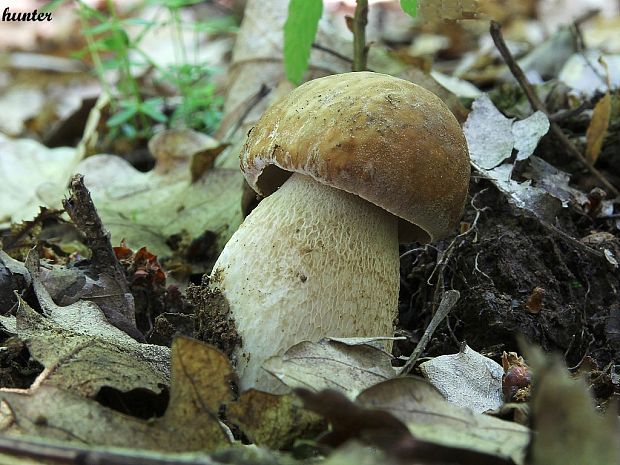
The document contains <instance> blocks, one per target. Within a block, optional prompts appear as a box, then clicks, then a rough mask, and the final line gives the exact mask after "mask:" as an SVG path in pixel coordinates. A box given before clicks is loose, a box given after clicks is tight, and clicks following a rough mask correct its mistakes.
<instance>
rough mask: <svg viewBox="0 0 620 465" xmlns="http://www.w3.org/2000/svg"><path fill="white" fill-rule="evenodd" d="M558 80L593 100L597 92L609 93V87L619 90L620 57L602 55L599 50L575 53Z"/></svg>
mask: <svg viewBox="0 0 620 465" xmlns="http://www.w3.org/2000/svg"><path fill="white" fill-rule="evenodd" d="M601 61H603V62H604V63H605V65H606V66H603V65H602V64H601ZM606 77H608V78H609V84H610V86H608V83H607V82H606ZM558 78H559V79H560V80H561V81H563V82H565V83H566V84H567V85H568V86H570V87H572V88H573V89H575V90H577V91H578V92H579V93H581V94H583V95H584V97H585V98H592V97H593V96H594V95H595V94H596V93H597V92H601V93H603V92H607V91H609V90H610V88H609V87H611V89H617V88H619V87H620V55H611V54H602V53H601V52H600V51H597V50H586V51H584V52H578V53H575V54H574V55H572V56H571V57H570V58H569V59H568V60H567V61H566V63H565V64H564V66H563V68H562V70H561V71H560V74H559V75H558Z"/></svg>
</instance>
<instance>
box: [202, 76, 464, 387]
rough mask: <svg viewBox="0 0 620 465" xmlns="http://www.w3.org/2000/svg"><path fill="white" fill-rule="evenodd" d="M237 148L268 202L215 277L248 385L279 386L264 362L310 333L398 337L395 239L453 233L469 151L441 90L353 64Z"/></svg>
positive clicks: (305, 92)
mask: <svg viewBox="0 0 620 465" xmlns="http://www.w3.org/2000/svg"><path fill="white" fill-rule="evenodd" d="M240 157H241V169H242V170H243V173H244V175H245V178H246V180H247V181H248V183H249V185H250V186H251V187H252V188H253V189H254V190H255V191H256V192H258V193H259V194H260V195H262V196H265V197H266V198H265V199H264V200H263V201H262V202H261V203H260V204H259V205H258V206H257V207H256V209H254V210H253V211H252V213H251V214H250V215H249V216H248V217H247V218H246V219H245V221H244V222H243V224H242V225H241V226H240V227H239V229H238V230H237V231H236V232H235V234H234V235H233V236H232V238H231V239H230V241H229V242H228V244H227V245H226V247H225V248H224V250H223V252H222V253H221V255H220V257H219V258H218V260H217V262H216V263H215V265H214V268H213V272H212V274H211V276H210V283H209V286H210V287H211V289H217V290H219V291H220V292H221V293H222V294H223V295H224V296H225V297H226V299H227V301H228V304H229V309H230V316H231V318H232V319H233V321H234V324H235V326H236V330H237V332H238V334H239V335H240V336H241V345H240V347H238V348H237V349H236V351H235V353H234V356H235V359H236V364H237V371H238V373H239V376H240V381H241V383H240V384H241V388H242V389H247V388H250V387H256V388H259V389H264V390H269V391H272V392H277V391H280V389H278V384H280V383H279V382H277V381H276V380H275V379H273V377H272V376H271V375H269V374H268V373H267V372H266V371H264V370H262V368H261V366H262V364H263V362H264V361H265V360H266V359H268V358H269V357H271V356H274V355H279V354H282V353H283V352H284V351H285V350H286V349H288V348H289V347H290V346H292V345H294V344H296V343H298V342H300V341H303V340H311V341H316V340H319V339H321V338H323V337H329V336H333V337H336V336H340V337H364V336H392V335H393V332H394V323H395V319H396V316H397V308H398V291H399V283H400V278H399V255H398V244H399V241H400V242H413V241H421V242H429V241H432V240H435V239H438V238H441V237H443V236H445V235H447V234H449V233H450V232H452V230H453V229H454V228H455V226H456V225H457V224H458V221H459V218H460V216H461V214H462V211H463V206H464V202H465V198H466V195H467V188H468V182H469V174H470V168H469V155H468V151H467V143H466V141H465V137H464V135H463V132H462V130H461V128H460V126H459V124H458V122H457V120H456V119H455V117H454V116H453V115H452V113H451V112H450V111H449V110H448V108H447V107H446V105H445V104H444V103H443V102H442V101H441V100H440V99H439V98H438V97H437V96H435V95H434V94H432V93H431V92H429V91H427V90H425V89H423V88H421V87H419V86H417V85H415V84H413V83H411V82H409V81H405V80H402V79H398V78H394V77H392V76H388V75H384V74H378V73H371V72H356V73H346V74H339V75H332V76H327V77H324V78H320V79H316V80H313V81H310V82H307V83H305V84H303V85H301V86H300V87H298V88H296V89H295V90H293V91H292V92H291V93H290V94H288V95H287V96H286V97H285V98H283V99H282V100H281V101H279V102H278V103H276V104H274V105H273V106H271V107H270V108H269V109H268V110H267V111H266V112H265V113H264V114H263V116H262V117H261V118H260V120H259V121H258V123H257V124H256V126H255V127H254V128H253V129H252V130H251V131H250V132H249V134H248V138H247V141H246V143H245V145H244V147H243V149H242V151H241V155H240ZM390 348H391V342H387V343H386V349H390Z"/></svg>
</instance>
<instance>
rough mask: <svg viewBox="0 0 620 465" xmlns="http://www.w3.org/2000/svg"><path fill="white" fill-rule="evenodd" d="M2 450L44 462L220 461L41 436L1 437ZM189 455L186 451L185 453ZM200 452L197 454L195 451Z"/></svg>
mask: <svg viewBox="0 0 620 465" xmlns="http://www.w3.org/2000/svg"><path fill="white" fill-rule="evenodd" d="M0 451H1V452H3V456H5V457H6V456H9V455H10V456H13V457H14V458H15V462H16V463H17V462H18V461H19V459H18V457H24V458H29V459H34V460H39V461H45V463H55V464H65V465H103V464H107V463H113V464H115V465H184V464H187V465H215V464H219V463H221V462H216V461H215V460H213V459H211V458H209V457H208V456H206V455H205V456H204V457H196V456H186V457H183V456H178V455H177V456H176V457H165V455H164V454H161V453H157V452H149V451H133V450H124V451H123V450H118V451H112V450H110V449H109V448H108V449H104V448H102V447H101V448H88V447H84V446H80V445H75V444H60V443H46V442H44V441H43V440H41V439H32V440H30V439H22V438H10V437H6V436H2V437H0ZM186 455H187V454H186ZM196 455H197V454H196Z"/></svg>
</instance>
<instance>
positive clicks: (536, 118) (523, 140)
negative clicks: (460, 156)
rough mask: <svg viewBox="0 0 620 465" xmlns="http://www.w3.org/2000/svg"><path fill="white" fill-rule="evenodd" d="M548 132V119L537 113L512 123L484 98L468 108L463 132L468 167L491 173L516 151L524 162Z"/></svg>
mask: <svg viewBox="0 0 620 465" xmlns="http://www.w3.org/2000/svg"><path fill="white" fill-rule="evenodd" d="M548 130H549V119H548V118H547V116H545V114H544V113H542V112H540V111H537V112H535V113H534V114H532V115H531V116H529V117H528V118H526V119H524V120H520V121H513V120H512V119H510V118H506V117H505V116H504V115H503V114H502V113H501V112H500V111H499V110H498V109H497V108H495V105H493V102H492V101H491V99H490V98H489V96H488V95H487V94H482V95H481V96H480V97H478V98H477V99H476V100H475V101H474V103H473V104H472V112H471V113H470V114H469V117H468V118H467V121H466V122H465V125H464V126H463V131H464V132H465V137H466V138H467V145H468V147H469V154H470V157H471V161H472V164H473V165H474V166H475V167H476V168H481V169H483V170H492V169H493V168H495V167H496V166H498V165H499V164H500V163H501V162H503V161H504V160H506V159H507V158H509V157H510V156H511V154H512V149H513V148H514V149H516V150H517V160H525V159H526V158H528V157H529V156H530V155H532V153H534V149H535V148H536V146H537V145H538V141H539V140H540V139H541V137H542V136H544V135H545V134H546V133H547V131H548Z"/></svg>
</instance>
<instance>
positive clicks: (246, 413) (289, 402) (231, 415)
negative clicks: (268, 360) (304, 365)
mask: <svg viewBox="0 0 620 465" xmlns="http://www.w3.org/2000/svg"><path fill="white" fill-rule="evenodd" d="M226 417H227V418H228V419H229V420H231V421H232V422H233V423H235V424H237V425H239V427H240V428H241V430H242V431H243V432H244V433H245V434H246V435H247V436H248V437H249V438H250V440H251V441H252V442H253V443H254V444H256V445H259V446H265V447H268V448H270V449H281V448H283V447H285V446H287V445H290V444H292V443H293V441H294V440H296V439H300V438H302V437H309V435H313V434H312V433H318V432H319V431H320V429H321V427H322V426H323V423H324V422H323V420H322V418H321V417H319V416H318V415H316V414H314V413H312V412H310V411H309V410H306V409H304V408H303V404H302V402H301V400H300V399H299V398H298V397H297V396H295V395H293V394H285V395H276V394H271V393H268V392H262V391H257V390H255V389H250V390H249V391H246V392H244V393H243V394H241V396H240V397H239V399H238V400H237V401H235V402H234V403H232V404H230V405H229V406H228V407H227V409H226Z"/></svg>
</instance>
